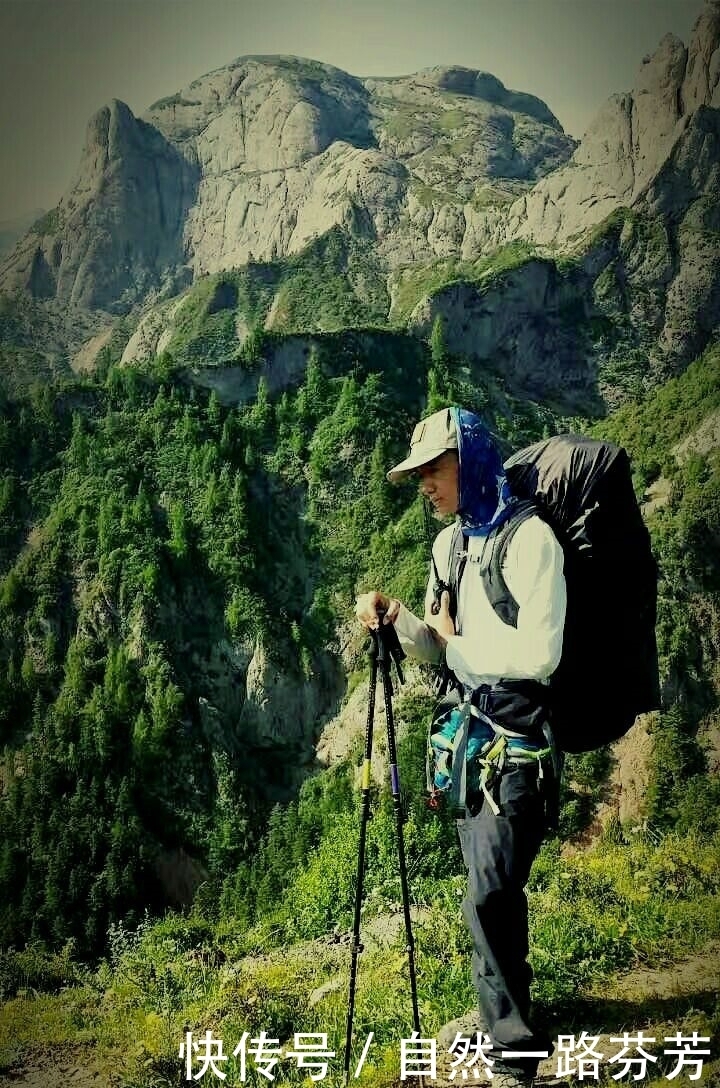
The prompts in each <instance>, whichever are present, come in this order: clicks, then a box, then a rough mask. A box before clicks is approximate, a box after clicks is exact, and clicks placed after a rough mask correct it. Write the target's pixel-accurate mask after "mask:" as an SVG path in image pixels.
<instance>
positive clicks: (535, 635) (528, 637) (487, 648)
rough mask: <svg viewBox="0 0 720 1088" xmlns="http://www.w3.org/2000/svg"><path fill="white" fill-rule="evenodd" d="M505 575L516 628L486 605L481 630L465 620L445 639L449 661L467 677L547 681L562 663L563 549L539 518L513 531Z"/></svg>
mask: <svg viewBox="0 0 720 1088" xmlns="http://www.w3.org/2000/svg"><path fill="white" fill-rule="evenodd" d="M470 568H471V564H468V569H466V572H465V576H466V577H468V576H471V570H470ZM503 576H504V578H505V581H506V583H507V586H508V589H509V590H510V592H511V593H512V595H513V597H514V598H515V600H516V601H517V604H518V616H517V627H511V626H510V625H509V624H506V623H503V621H502V620H501V619H500V617H499V616H497V615H496V613H495V612H494V610H493V609H492V608H491V607H489V605H488V607H487V614H486V615H485V616H484V618H483V623H482V630H478V628H477V627H475V626H474V625H473V623H472V622H470V621H469V620H468V621H465V622H464V623H463V632H464V633H463V634H461V635H453V636H451V637H450V638H449V639H448V645H447V663H448V665H449V667H450V668H451V669H452V670H453V671H454V672H456V673H462V674H464V675H466V676H468V675H472V676H489V677H497V678H505V679H508V680H541V681H546V680H547V679H548V678H549V677H550V676H551V674H552V673H553V672H554V671H555V669H556V668H557V666H558V664H559V663H560V655H561V653H562V639H563V627H564V624H565V607H566V588H565V577H564V575H563V552H562V548H561V546H560V544H559V543H558V541H557V538H556V537H555V535H554V533H553V532H552V530H551V529H550V528H549V526H547V525H546V524H545V522H543V521H542V520H541V519H540V518H529V519H528V520H527V521H525V522H523V524H522V525H521V526H520V527H519V528H518V530H517V531H516V533H515V535H514V536H513V538H512V540H511V541H510V544H509V546H508V550H507V556H506V561H505V563H504V564H503ZM482 592H483V593H484V590H482ZM465 599H466V600H467V597H466V598H465ZM465 632H467V633H465Z"/></svg>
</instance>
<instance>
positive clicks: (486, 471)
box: [452, 408, 517, 536]
mask: <svg viewBox="0 0 720 1088" xmlns="http://www.w3.org/2000/svg"><path fill="white" fill-rule="evenodd" d="M452 413H453V419H454V420H455V426H456V427H457V433H458V454H459V459H460V508H459V511H458V514H459V516H460V522H461V524H462V528H463V532H464V533H465V534H466V535H467V536H488V535H489V534H490V533H491V532H492V531H493V530H494V529H497V528H498V527H499V526H500V525H502V524H503V522H505V521H507V519H508V518H509V517H510V515H511V514H512V512H513V509H514V507H515V504H516V502H517V499H516V498H515V497H514V496H513V495H511V493H510V487H509V485H508V482H507V478H506V476H505V470H504V469H503V462H502V456H501V455H500V451H499V449H498V448H497V446H496V445H495V443H494V441H493V439H492V437H491V435H490V432H489V431H488V429H487V427H486V426H485V424H484V423H483V422H482V420H481V419H479V417H478V416H476V415H474V414H473V413H472V412H468V411H466V410H465V409H464V408H453V409H452Z"/></svg>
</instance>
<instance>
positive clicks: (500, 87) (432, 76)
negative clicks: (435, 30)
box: [412, 65, 562, 132]
mask: <svg viewBox="0 0 720 1088" xmlns="http://www.w3.org/2000/svg"><path fill="white" fill-rule="evenodd" d="M412 79H413V82H415V83H416V84H417V85H418V86H430V87H437V88H438V89H439V90H442V91H450V92H452V93H453V94H461V95H467V96H468V97H470V98H478V99H481V100H483V101H485V102H489V103H491V104H492V105H495V106H502V107H503V108H504V109H507V110H512V111H515V112H518V113H525V114H527V116H528V117H534V118H535V120H537V121H540V122H542V124H544V125H551V126H552V127H553V128H556V129H558V130H559V131H560V132H562V125H561V124H560V122H559V121H558V119H557V117H556V116H555V115H554V113H552V111H551V110H550V109H548V107H547V105H546V104H545V103H544V102H543V101H542V100H541V99H539V98H536V97H535V95H532V94H525V93H523V92H521V91H512V90H508V88H507V87H506V86H505V84H504V83H502V82H501V80H499V79H498V78H497V76H494V75H492V74H491V73H490V72H482V71H479V70H478V69H476V68H463V67H461V66H460V65H451V66H439V67H434V68H424V69H422V70H421V71H419V72H417V73H416V75H414V76H413V77H412Z"/></svg>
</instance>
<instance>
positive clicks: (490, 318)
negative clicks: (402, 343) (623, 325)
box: [410, 260, 595, 411]
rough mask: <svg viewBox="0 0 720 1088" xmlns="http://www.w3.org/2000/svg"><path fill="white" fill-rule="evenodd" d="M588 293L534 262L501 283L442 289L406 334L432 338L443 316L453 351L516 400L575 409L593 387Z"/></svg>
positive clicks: (550, 266)
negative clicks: (492, 375)
mask: <svg viewBox="0 0 720 1088" xmlns="http://www.w3.org/2000/svg"><path fill="white" fill-rule="evenodd" d="M586 291H587V283H586V282H585V281H584V279H583V278H582V277H579V278H578V277H574V278H564V277H562V276H560V275H559V274H558V273H557V270H556V268H555V265H554V264H553V262H552V261H548V260H531V261H528V262H527V263H526V264H524V265H522V266H521V267H519V268H517V269H515V270H513V271H512V272H509V273H507V274H506V275H505V276H503V277H502V280H501V281H500V282H493V283H491V284H489V285H487V286H483V285H478V286H473V285H469V284H457V285H453V286H451V287H447V288H445V290H443V291H440V292H438V293H437V294H435V295H433V296H432V297H431V298H429V299H426V300H425V301H424V302H421V303H420V304H419V305H418V306H417V307H416V308H415V310H414V312H413V314H412V317H411V319H410V329H411V331H413V332H415V333H417V334H418V335H420V336H425V337H429V335H430V333H431V331H432V328H433V324H434V322H435V320H436V318H437V317H441V318H442V322H443V332H444V335H445V342H446V344H447V347H448V348H449V350H450V351H452V352H456V353H462V354H465V355H467V356H469V357H470V358H471V359H473V360H475V362H476V363H479V364H480V365H481V366H483V367H486V368H487V369H488V370H490V371H494V372H496V373H501V374H502V376H503V380H504V382H505V383H506V384H507V387H508V389H509V391H510V392H512V393H514V394H515V395H523V396H529V397H535V398H538V399H542V398H548V397H551V398H554V399H555V400H556V401H557V402H558V403H562V404H564V405H565V407H566V410H568V411H572V410H573V409H574V408H576V407H577V405H578V404H579V403H580V402H582V401H585V402H587V395H588V391H589V390H591V389H592V388H593V386H594V381H595V362H594V358H593V351H592V345H591V344H590V343H589V341H588V329H587V327H586V323H587V318H588V316H589V314H588V307H587V304H586V301H585V295H586Z"/></svg>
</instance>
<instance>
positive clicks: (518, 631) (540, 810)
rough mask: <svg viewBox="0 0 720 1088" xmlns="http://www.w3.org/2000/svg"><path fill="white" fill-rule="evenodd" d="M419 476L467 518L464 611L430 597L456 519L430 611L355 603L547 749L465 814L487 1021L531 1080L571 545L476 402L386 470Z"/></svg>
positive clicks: (436, 553)
mask: <svg viewBox="0 0 720 1088" xmlns="http://www.w3.org/2000/svg"><path fill="white" fill-rule="evenodd" d="M409 475H417V477H418V478H419V484H420V491H421V493H422V494H423V495H424V496H425V497H426V498H427V499H429V501H430V502H431V503H432V505H433V507H434V508H435V512H436V514H437V515H438V516H444V515H449V514H455V515H456V521H457V520H459V523H460V526H461V528H462V537H461V538H460V540H461V541H462V545H461V550H462V551H463V552H464V553H465V557H464V560H463V564H464V565H463V574H462V578H461V580H460V583H459V587H458V588H457V602H456V606H455V607H456V612H455V619H454V620H453V618H452V612H453V609H452V607H451V601H450V594H449V593H448V592H447V591H444V592H442V594H441V598H440V608H439V611H437V614H433V607H432V606H433V599H434V596H435V589H436V581H437V579H438V578H439V581H440V583H443V582H444V583H448V581H449V573H450V570H451V554H450V553H451V550H452V548H453V540H455V542H456V543H455V547H457V540H458V537H456V536H455V526H454V525H449V526H447V527H446V528H445V529H443V530H442V531H441V532H440V533H439V534H438V536H437V538H436V540H435V543H434V545H433V564H432V567H431V574H430V580H429V583H428V587H427V593H426V599H425V616H424V619H423V620H420V619H419V618H418V617H416V616H414V615H413V614H412V613H411V612H410V611H409V610H408V609H407V608H406V607H405V606H404V605H403V604H402V603H401V602H400V601H398V600H394V599H392V598H390V597H388V596H387V595H385V594H383V593H380V592H372V593H366V594H363V595H362V596H361V597H359V598H358V601H357V605H356V614H357V617H358V619H359V620H360V622H361V623H363V624H364V625H365V626H366V627H368V628H377V627H378V625H379V623H380V622H382V623H393V624H394V625H395V628H396V631H397V633H398V636H399V639H400V642H401V644H402V646H403V649H404V650H405V651H406V652H407V653H408V654H410V655H411V656H414V657H416V658H419V659H420V660H423V661H428V662H435V663H441V662H442V661H445V663H446V664H447V666H448V668H449V669H450V670H451V672H452V674H454V677H455V678H456V680H457V683H458V686H459V687H460V689H461V692H462V696H463V697H464V698H465V699H471V700H472V701H473V704H474V705H475V706H480V707H482V708H483V710H485V711H487V712H488V713H487V717H486V720H487V718H489V719H490V721H491V722H494V723H495V724H496V726H500V727H502V728H501V729H500V734H502V732H503V730H510V731H511V733H515V734H517V733H520V734H522V736H523V738H524V739H525V742H526V743H527V745H528V748H529V750H530V752H531V753H532V752H533V751H536V752H537V753H538V758H537V759H533V758H528V759H523V760H518V761H511V760H508V761H506V762H505V764H504V766H503V767H501V768H498V773H497V774H496V775H495V780H494V785H493V793H494V796H493V797H491V796H490V794H489V793H488V794H487V796H486V797H483V795H482V794H479V795H478V799H477V801H476V803H473V804H469V807H468V809H467V810H466V815H465V818H463V819H460V820H458V832H459V836H460V845H461V848H462V852H463V858H464V860H465V865H466V867H467V870H468V886H467V895H466V898H465V901H464V903H463V913H464V916H465V919H466V921H467V924H468V927H469V929H470V933H471V935H472V939H473V982H474V985H475V988H476V991H477V995H478V1002H479V1006H480V1019H481V1022H482V1030H483V1031H485V1032H486V1033H487V1034H488V1035H489V1036H490V1039H491V1041H492V1050H491V1051H490V1056H491V1057H492V1058H493V1060H494V1065H493V1073H494V1076H493V1084H494V1085H495V1088H521V1086H522V1088H524V1086H526V1085H528V1084H529V1083H530V1082H531V1081H532V1078H533V1077H534V1075H535V1072H536V1070H537V1063H538V1059H537V1057H532V1056H529V1057H526V1058H522V1057H514V1058H513V1057H508V1056H507V1052H509V1051H513V1052H522V1053H524V1054H526V1053H528V1052H532V1051H538V1050H540V1051H542V1050H548V1049H549V1040H548V1039H546V1038H544V1037H540V1036H539V1035H538V1034H537V1033H536V1032H534V1031H533V1029H532V1028H531V1027H530V1025H529V1023H528V1017H529V1011H530V981H531V977H532V972H531V970H530V967H529V965H528V963H527V954H528V915H527V900H526V898H525V892H524V886H525V884H526V882H527V878H528V875H529V872H530V867H531V865H532V862H533V860H534V858H535V855H536V854H537V851H538V849H539V847H540V843H541V841H542V838H543V836H544V834H545V830H546V827H547V821H546V814H545V810H546V805H545V800H546V798H545V796H544V791H545V789H546V788H547V784H548V783H549V781H550V779H551V777H552V776H551V772H550V768H549V766H548V767H545V766H544V762H545V761H544V758H543V757H541V756H540V755H539V753H541V751H542V750H546V748H547V741H546V736H547V733H545V735H543V727H545V725H546V721H547V714H546V709H545V699H544V694H545V693H546V691H547V684H548V682H549V679H550V676H551V675H552V673H553V671H554V670H555V669H556V667H557V665H558V663H559V661H560V654H561V650H562V636H563V624H564V620H565V603H566V595H565V579H564V576H563V553H562V549H561V547H560V545H559V543H558V541H557V540H556V538H555V536H554V535H553V533H552V531H551V530H550V528H549V527H548V526H547V524H546V523H545V522H544V521H543V520H541V518H540V517H538V516H537V515H536V514H535V513H534V511H532V510H531V511H527V508H526V510H525V513H526V515H528V514H529V516H526V517H525V519H524V520H521V519H520V517H519V503H518V501H517V500H516V499H515V498H514V497H513V496H512V495H511V494H510V492H509V488H508V485H507V481H506V479H505V475H504V471H503V467H502V458H501V456H500V453H499V451H498V449H497V447H496V446H495V444H494V443H493V441H492V439H491V437H490V435H489V433H488V431H487V429H486V428H485V427H484V426H483V424H482V422H481V421H480V420H479V419H478V418H477V417H476V416H474V415H472V413H470V412H467V411H464V410H463V409H459V408H446V409H443V410H442V411H440V412H436V413H435V414H434V415H432V416H429V417H428V418H427V419H425V420H422V421H421V422H420V423H418V425H417V427H416V428H415V431H414V433H413V436H412V440H411V446H410V453H409V455H408V457H407V458H406V459H405V460H404V461H402V462H401V463H400V464H399V465H396V466H395V468H393V469H391V471H390V472H388V479H389V480H390V481H391V482H397V481H399V480H402V479H404V478H405V477H407V476H409ZM516 513H517V514H518V517H517V523H518V524H517V527H516V528H515V530H514V533H513V535H512V536H511V538H510V540H509V543H508V545H507V551H506V553H505V557H504V560H503V563H502V576H503V579H504V581H505V582H506V584H507V589H508V590H509V593H510V595H511V598H512V600H513V602H515V604H516V605H517V608H516V610H515V611H514V613H513V615H512V616H511V617H510V622H506V620H503V619H501V618H500V616H499V615H498V614H497V612H496V611H495V609H494V607H493V605H492V604H491V603H490V600H489V597H488V594H487V592H486V589H485V584H486V583H485V577H486V576H485V575H484V574H483V571H485V570H487V555H486V554H485V552H486V549H488V548H492V546H493V544H494V541H495V534H496V532H497V531H498V530H499V529H500V528H501V527H502V526H503V525H504V524H505V523H506V522H509V521H511V520H512V518H513V515H515V514H516ZM458 550H460V549H458ZM506 619H507V617H506ZM513 620H514V623H513ZM488 708H489V709H488ZM495 708H498V709H497V712H496V710H495ZM500 734H499V735H500ZM541 768H542V769H541ZM503 1052H506V1056H503Z"/></svg>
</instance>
